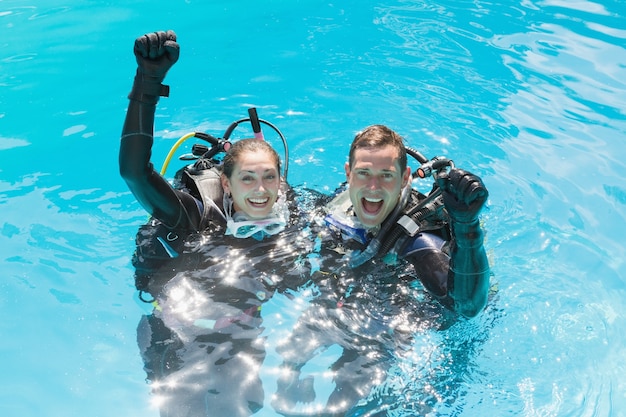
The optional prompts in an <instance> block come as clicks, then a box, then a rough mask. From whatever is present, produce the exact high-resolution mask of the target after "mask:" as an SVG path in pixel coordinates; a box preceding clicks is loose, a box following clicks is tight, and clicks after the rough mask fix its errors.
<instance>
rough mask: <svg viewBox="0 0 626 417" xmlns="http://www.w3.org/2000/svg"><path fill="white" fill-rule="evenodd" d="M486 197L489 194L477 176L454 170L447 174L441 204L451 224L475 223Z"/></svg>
mask: <svg viewBox="0 0 626 417" xmlns="http://www.w3.org/2000/svg"><path fill="white" fill-rule="evenodd" d="M488 196H489V192H488V191H487V188H486V187H485V184H483V182H482V180H481V179H480V178H479V177H478V176H476V175H474V174H472V173H471V172H467V171H464V170H462V169H456V168H454V169H451V170H450V172H449V173H448V181H447V184H446V187H445V190H444V192H443V203H444V206H445V207H446V210H447V211H448V214H449V215H450V218H451V219H452V221H453V222H455V223H464V224H470V223H474V222H476V221H477V220H478V214H479V213H480V210H482V208H483V206H484V205H485V202H486V201H487V197H488Z"/></svg>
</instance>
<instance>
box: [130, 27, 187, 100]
mask: <svg viewBox="0 0 626 417" xmlns="http://www.w3.org/2000/svg"><path fill="white" fill-rule="evenodd" d="M134 53H135V58H136V59H137V74H136V75H135V82H134V83H133V89H132V91H131V92H130V94H129V95H128V98H129V99H131V100H136V101H140V102H142V103H146V104H156V103H157V102H158V101H159V97H160V96H164V97H167V96H169V87H168V86H165V85H162V84H161V83H162V82H163V80H164V79H165V75H166V74H167V71H168V70H169V69H170V68H171V67H172V65H174V64H175V63H176V61H178V56H179V55H180V46H179V45H178V43H177V42H176V33H174V31H171V30H168V31H167V32H163V31H160V32H152V33H147V34H145V35H143V36H140V37H139V38H137V39H136V40H135V47H134Z"/></svg>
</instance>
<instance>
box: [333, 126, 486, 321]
mask: <svg viewBox="0 0 626 417" xmlns="http://www.w3.org/2000/svg"><path fill="white" fill-rule="evenodd" d="M345 171H346V177H347V180H348V190H347V192H348V193H349V195H350V201H351V203H352V207H351V208H350V209H349V210H350V211H351V212H352V213H353V215H354V216H355V217H356V219H357V220H358V223H360V225H361V227H362V228H364V229H365V230H366V231H367V232H368V233H369V234H370V235H371V236H372V237H376V236H377V234H378V233H380V232H381V231H383V230H388V229H389V228H390V227H391V226H392V225H393V224H394V223H395V222H396V221H397V217H398V216H394V215H393V213H394V212H396V211H400V210H398V209H403V208H404V207H405V206H406V205H407V204H409V202H408V201H402V199H401V197H402V195H403V190H405V189H406V188H407V187H410V179H411V169H410V168H409V167H408V166H407V152H406V148H405V147H404V144H403V140H402V138H401V137H400V136H399V135H398V134H397V133H396V132H394V131H393V130H391V129H389V128H388V127H386V126H382V125H373V126H369V127H368V128H366V129H364V130H363V131H361V132H359V133H358V134H357V135H356V137H355V139H354V141H353V142H352V146H351V147H350V154H349V161H348V162H347V163H346V164H345ZM442 188H443V189H442V192H443V202H444V206H445V210H446V211H447V213H448V216H449V226H450V231H451V233H452V236H451V237H452V239H451V241H450V242H449V249H448V250H447V251H449V253H446V252H445V251H444V250H443V249H444V247H445V245H446V243H448V242H446V241H445V240H444V239H442V238H441V237H437V236H435V235H433V234H430V233H428V232H424V233H418V234H417V235H416V236H414V237H411V238H408V239H405V241H404V244H403V245H402V246H401V247H400V248H399V252H398V254H399V255H400V257H402V258H404V259H406V260H407V261H409V262H410V263H411V264H413V267H414V268H415V273H416V275H417V278H418V279H419V280H420V281H421V282H422V284H423V285H424V287H425V288H426V289H427V290H428V291H429V292H430V293H431V294H433V295H434V296H436V297H437V298H439V299H440V300H442V302H443V303H444V304H448V305H449V306H450V307H452V308H453V309H454V310H455V311H457V312H458V313H460V314H462V315H463V316H466V317H474V316H476V315H477V314H478V313H480V311H482V309H483V308H484V307H485V304H486V302H487V293H488V289H489V274H490V272H489V263H488V260H487V255H486V254H485V249H484V247H483V232H482V230H481V227H480V224H479V221H478V215H479V213H480V211H481V209H482V207H483V205H484V204H485V201H486V200H487V196H488V192H487V189H486V188H485V186H484V184H483V183H482V181H481V180H480V178H478V177H477V176H476V175H473V174H471V173H469V172H467V171H463V170H460V169H455V168H452V169H451V170H450V172H449V173H448V178H447V179H445V180H443V187H442ZM408 194H409V193H407V195H408ZM331 216H332V213H331ZM367 243H369V242H366V244H367ZM376 255H379V256H384V255H385V254H384V253H382V254H376Z"/></svg>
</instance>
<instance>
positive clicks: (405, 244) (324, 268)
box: [273, 213, 488, 417]
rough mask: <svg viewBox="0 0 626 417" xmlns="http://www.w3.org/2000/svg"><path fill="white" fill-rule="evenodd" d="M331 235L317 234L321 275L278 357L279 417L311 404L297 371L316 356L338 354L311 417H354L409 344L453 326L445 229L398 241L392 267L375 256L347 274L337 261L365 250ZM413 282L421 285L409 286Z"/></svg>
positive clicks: (305, 380) (306, 380)
mask: <svg viewBox="0 0 626 417" xmlns="http://www.w3.org/2000/svg"><path fill="white" fill-rule="evenodd" d="M323 216H324V214H323V213H322V214H321V217H323ZM388 221H389V219H388ZM381 229H384V224H383V227H382V228H381ZM331 230H332V229H322V230H321V231H320V232H319V236H320V238H321V239H322V240H323V243H322V244H321V245H320V246H319V247H320V248H321V249H320V252H319V256H320V265H321V270H320V271H319V272H317V273H315V275H314V277H313V279H314V281H315V283H316V285H317V288H318V292H319V295H318V297H316V298H315V299H314V300H313V301H312V302H311V306H310V308H309V309H307V310H306V311H305V312H304V313H303V314H302V316H301V318H300V324H299V325H298V326H296V329H295V330H294V332H293V333H292V334H291V336H290V339H289V341H288V342H287V343H285V344H284V345H283V346H282V347H281V348H280V349H279V351H280V354H281V356H282V358H283V360H284V367H285V369H284V371H283V372H282V375H283V377H282V379H280V380H279V384H278V393H277V395H276V397H275V400H274V402H273V405H274V407H275V408H276V409H277V410H279V411H280V412H281V413H283V414H284V415H286V416H289V415H291V414H292V412H293V411H292V410H294V409H295V408H297V406H298V403H302V402H310V403H313V401H314V398H315V394H314V392H313V387H312V384H313V381H312V379H311V378H310V377H304V376H303V375H301V369H302V368H303V367H304V366H305V365H307V363H308V362H309V361H310V360H312V359H313V358H314V357H315V356H316V355H319V352H320V351H323V350H325V349H328V348H329V347H331V346H339V347H340V348H341V354H340V355H339V357H338V358H337V359H336V360H335V361H334V363H333V364H332V366H331V367H330V370H332V371H333V372H334V377H333V382H334V384H335V388H334V390H333V391H332V393H331V394H330V396H329V397H328V398H327V399H324V400H322V404H320V403H319V402H320V399H319V398H318V399H316V400H315V401H316V406H323V411H321V412H319V414H315V415H320V416H333V417H335V416H336V417H339V416H352V415H354V416H357V415H362V411H359V409H357V408H355V407H357V404H358V403H359V401H362V400H364V399H365V398H367V397H368V395H369V393H370V391H371V390H372V389H373V388H374V387H376V386H378V385H380V384H381V383H382V382H383V381H384V380H385V378H386V375H387V370H388V369H389V368H390V367H391V366H392V365H393V363H395V361H396V360H397V359H398V356H399V355H401V354H402V352H403V351H406V350H407V348H408V347H409V346H410V344H411V341H412V340H413V337H414V336H415V335H417V334H423V333H424V332H427V331H429V330H438V329H442V328H446V327H448V326H449V325H451V324H452V323H453V322H454V321H455V320H456V319H457V318H458V315H457V314H456V313H455V312H454V310H453V309H452V307H453V301H452V300H451V299H450V298H449V297H448V291H447V285H448V281H449V277H448V271H449V264H450V255H449V249H450V241H448V240H446V239H444V238H445V237H449V235H448V233H449V230H448V229H447V227H445V226H444V227H442V228H441V229H440V230H433V231H431V232H425V233H419V234H417V235H416V236H414V237H412V238H407V239H403V240H402V241H400V243H399V244H398V246H397V249H398V252H399V257H398V259H396V261H395V262H389V260H386V259H384V258H385V255H387V254H386V253H382V254H379V255H378V256H375V257H373V259H371V260H369V261H368V262H365V263H364V264H363V265H361V266H359V267H356V268H350V267H348V259H349V257H347V256H345V257H344V256H343V254H346V253H350V252H351V251H354V250H364V249H365V247H366V245H363V244H360V243H357V242H355V241H354V240H352V239H346V238H345V236H346V233H340V232H341V231H337V230H335V231H331ZM481 244H482V239H481ZM481 267H482V266H481ZM485 269H487V272H486V273H487V274H488V268H485ZM416 281H420V282H421V284H422V285H419V284H418V285H415V282H416ZM311 334H315V337H314V338H312V337H311ZM426 399H427V396H426V395H425V396H424V398H423V400H424V401H426ZM324 401H326V402H325V403H324ZM365 407H366V408H365V409H368V408H367V407H372V404H369V405H366V406H365ZM424 412H426V408H424ZM376 415H379V414H376ZM380 415H383V414H380Z"/></svg>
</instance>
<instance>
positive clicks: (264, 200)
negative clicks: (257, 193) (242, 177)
mask: <svg viewBox="0 0 626 417" xmlns="http://www.w3.org/2000/svg"><path fill="white" fill-rule="evenodd" d="M249 200H250V202H251V203H253V204H265V203H267V201H268V200H269V198H250V199H249Z"/></svg>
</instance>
